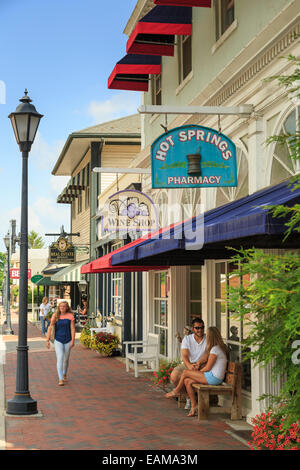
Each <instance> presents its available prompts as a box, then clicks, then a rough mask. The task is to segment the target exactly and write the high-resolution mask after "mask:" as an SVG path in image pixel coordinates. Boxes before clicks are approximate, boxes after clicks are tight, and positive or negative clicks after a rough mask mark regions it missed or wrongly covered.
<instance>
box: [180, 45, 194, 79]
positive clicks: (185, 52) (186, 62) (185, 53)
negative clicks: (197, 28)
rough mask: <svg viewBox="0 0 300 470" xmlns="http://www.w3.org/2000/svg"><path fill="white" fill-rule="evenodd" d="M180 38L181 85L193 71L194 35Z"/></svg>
mask: <svg viewBox="0 0 300 470" xmlns="http://www.w3.org/2000/svg"><path fill="white" fill-rule="evenodd" d="M177 38H178V75H179V77H178V78H179V85H180V83H182V82H183V80H184V79H185V78H186V77H187V76H188V74H189V73H190V72H191V71H192V36H177Z"/></svg>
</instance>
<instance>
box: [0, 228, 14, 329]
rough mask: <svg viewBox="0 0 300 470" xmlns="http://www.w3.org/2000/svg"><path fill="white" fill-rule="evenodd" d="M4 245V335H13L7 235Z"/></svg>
mask: <svg viewBox="0 0 300 470" xmlns="http://www.w3.org/2000/svg"><path fill="white" fill-rule="evenodd" d="M3 241H4V245H5V247H6V250H7V255H6V256H7V276H6V296H5V311H6V329H5V330H4V334H5V335H13V334H14V332H13V330H12V329H11V316H10V275H9V274H10V273H9V268H10V251H11V244H10V242H11V237H10V235H9V233H7V234H6V235H5V237H4V238H3Z"/></svg>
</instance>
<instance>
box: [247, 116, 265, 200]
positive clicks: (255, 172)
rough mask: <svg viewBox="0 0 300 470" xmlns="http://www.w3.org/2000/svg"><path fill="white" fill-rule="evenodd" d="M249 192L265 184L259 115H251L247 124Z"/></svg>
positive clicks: (261, 128)
mask: <svg viewBox="0 0 300 470" xmlns="http://www.w3.org/2000/svg"><path fill="white" fill-rule="evenodd" d="M248 145H249V148H248V151H249V153H248V161H249V194H252V193H254V192H255V191H258V190H259V189H261V188H263V187H264V186H265V174H266V169H265V164H264V160H265V159H264V155H265V152H266V151H265V135H264V132H263V120H262V118H261V116H259V115H255V116H254V117H251V119H250V120H249V125H248Z"/></svg>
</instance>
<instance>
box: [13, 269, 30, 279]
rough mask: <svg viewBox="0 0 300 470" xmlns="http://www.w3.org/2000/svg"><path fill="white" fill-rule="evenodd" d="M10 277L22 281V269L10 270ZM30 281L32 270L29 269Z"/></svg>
mask: <svg viewBox="0 0 300 470" xmlns="http://www.w3.org/2000/svg"><path fill="white" fill-rule="evenodd" d="M9 277H10V278H11V279H20V269H19V268H11V269H10V270H9ZM28 279H31V269H28Z"/></svg>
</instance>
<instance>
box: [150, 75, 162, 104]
mask: <svg viewBox="0 0 300 470" xmlns="http://www.w3.org/2000/svg"><path fill="white" fill-rule="evenodd" d="M151 89H152V104H153V105H161V74H159V75H152V77H151Z"/></svg>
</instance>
